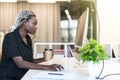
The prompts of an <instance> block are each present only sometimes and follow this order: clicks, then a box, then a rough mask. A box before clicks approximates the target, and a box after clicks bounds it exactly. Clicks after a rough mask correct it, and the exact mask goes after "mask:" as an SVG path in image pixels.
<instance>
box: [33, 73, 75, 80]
mask: <svg viewBox="0 0 120 80" xmlns="http://www.w3.org/2000/svg"><path fill="white" fill-rule="evenodd" d="M74 78H75V73H66V72H54V71H43V72H40V73H38V74H37V75H33V76H32V80H74Z"/></svg>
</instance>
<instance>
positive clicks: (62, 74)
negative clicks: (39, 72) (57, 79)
mask: <svg viewBox="0 0 120 80" xmlns="http://www.w3.org/2000/svg"><path fill="white" fill-rule="evenodd" d="M48 74H50V75H63V74H61V73H48Z"/></svg>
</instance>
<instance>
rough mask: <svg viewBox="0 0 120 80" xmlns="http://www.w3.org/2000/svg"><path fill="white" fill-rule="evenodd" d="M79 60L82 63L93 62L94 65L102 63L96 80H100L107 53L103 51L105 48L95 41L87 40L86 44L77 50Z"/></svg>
mask: <svg viewBox="0 0 120 80" xmlns="http://www.w3.org/2000/svg"><path fill="white" fill-rule="evenodd" d="M79 52H80V54H79V58H80V59H81V60H82V61H83V63H84V62H91V61H92V62H93V63H94V64H96V63H99V62H100V61H102V62H103V65H102V69H101V72H100V74H99V75H98V77H97V79H98V78H100V75H101V73H102V71H103V68H104V60H106V59H108V53H107V52H106V51H105V47H104V46H102V45H100V44H99V43H98V42H97V40H95V39H89V40H88V42H87V43H86V44H85V45H84V46H82V47H80V48H79Z"/></svg>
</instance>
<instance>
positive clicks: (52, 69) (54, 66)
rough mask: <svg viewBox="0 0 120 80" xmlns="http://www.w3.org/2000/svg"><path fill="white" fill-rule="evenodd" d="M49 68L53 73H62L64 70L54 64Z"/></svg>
mask: <svg viewBox="0 0 120 80" xmlns="http://www.w3.org/2000/svg"><path fill="white" fill-rule="evenodd" d="M48 68H49V70H51V71H61V70H63V69H64V67H63V66H61V65H60V64H52V65H49V66H48Z"/></svg>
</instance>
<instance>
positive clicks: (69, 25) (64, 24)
mask: <svg viewBox="0 0 120 80" xmlns="http://www.w3.org/2000/svg"><path fill="white" fill-rule="evenodd" d="M60 24H61V41H62V42H74V41H75V35H76V28H77V19H74V20H72V22H69V21H68V20H61V22H60Z"/></svg>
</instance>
